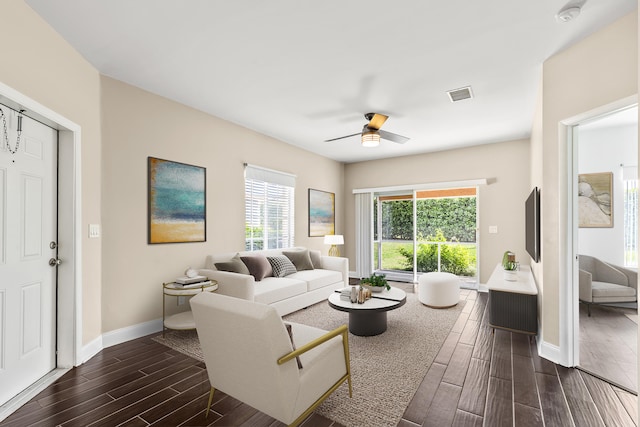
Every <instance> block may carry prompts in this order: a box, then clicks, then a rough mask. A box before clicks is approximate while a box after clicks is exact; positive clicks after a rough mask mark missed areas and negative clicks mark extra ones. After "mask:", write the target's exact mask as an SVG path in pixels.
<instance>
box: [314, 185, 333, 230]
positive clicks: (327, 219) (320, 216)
mask: <svg viewBox="0 0 640 427" xmlns="http://www.w3.org/2000/svg"><path fill="white" fill-rule="evenodd" d="M335 228H336V195H335V194H334V193H330V192H328V191H321V190H314V189H313V188H310V189H309V237H322V236H326V235H327V234H334V233H335Z"/></svg>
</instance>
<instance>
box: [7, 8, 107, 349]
mask: <svg viewBox="0 0 640 427" xmlns="http://www.w3.org/2000/svg"><path fill="white" fill-rule="evenodd" d="M0 39H1V40H2V41H3V43H2V54H1V55H0V81H1V82H2V83H4V84H6V85H7V86H10V87H12V88H13V89H15V90H17V91H18V92H21V93H22V94H24V95H26V96H28V97H30V98H31V99H33V100H35V101H36V102H38V103H40V104H42V105H44V106H45V107H47V108H49V109H51V110H53V111H55V112H56V113H58V114H60V115H62V116H64V117H65V118H67V119H68V120H71V121H73V122H75V123H76V124H78V125H80V126H81V127H82V143H81V150H82V230H83V232H84V231H85V230H88V224H90V223H96V224H99V223H100V211H101V203H100V202H101V200H100V199H101V197H100V181H101V161H100V146H101V135H100V77H99V74H98V72H97V71H96V70H95V69H94V68H93V67H92V66H91V65H90V64H89V63H87V62H86V61H85V60H84V59H83V58H82V57H81V56H80V55H79V54H78V53H77V52H76V51H75V50H73V49H72V48H71V47H70V46H69V45H68V44H67V43H66V42H65V41H64V40H63V39H62V37H61V36H59V35H58V34H57V33H56V32H54V31H53V30H52V29H51V28H50V27H49V25H48V24H46V23H45V22H44V21H42V19H41V18H40V17H39V16H38V15H36V14H35V13H34V12H33V10H32V9H31V8H30V7H29V6H27V4H26V3H25V2H24V1H22V0H4V1H2V3H1V4H0ZM81 268H82V272H83V274H82V281H83V287H82V305H83V310H82V312H83V315H82V324H83V327H82V331H83V336H82V341H83V343H85V344H86V343H88V342H90V341H91V340H93V339H95V338H97V337H98V336H99V335H100V334H101V332H102V325H101V316H100V312H101V295H100V289H101V241H100V239H91V240H90V239H88V234H86V233H85V234H83V236H82V267H81ZM60 286H64V284H60Z"/></svg>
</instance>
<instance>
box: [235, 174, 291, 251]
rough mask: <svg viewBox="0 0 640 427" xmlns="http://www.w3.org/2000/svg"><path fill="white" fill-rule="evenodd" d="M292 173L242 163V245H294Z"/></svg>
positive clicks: (263, 246) (283, 246) (248, 246)
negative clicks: (243, 223)
mask: <svg viewBox="0 0 640 427" xmlns="http://www.w3.org/2000/svg"><path fill="white" fill-rule="evenodd" d="M294 190H295V176H293V175H290V174H286V173H283V172H278V171H273V170H270V169H264V168H260V167H257V166H253V165H245V181H244V193H245V248H246V250H248V251H254V250H260V249H277V248H289V247H292V246H294V228H295V227H294V216H295V215H294V212H295V210H294Z"/></svg>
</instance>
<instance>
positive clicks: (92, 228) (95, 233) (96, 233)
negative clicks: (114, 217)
mask: <svg viewBox="0 0 640 427" xmlns="http://www.w3.org/2000/svg"><path fill="white" fill-rule="evenodd" d="M98 237H100V224H89V238H90V239H96V238H98Z"/></svg>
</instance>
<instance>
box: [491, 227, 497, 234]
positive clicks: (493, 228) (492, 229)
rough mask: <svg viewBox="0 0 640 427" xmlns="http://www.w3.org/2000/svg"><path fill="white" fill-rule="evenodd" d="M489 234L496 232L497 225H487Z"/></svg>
mask: <svg viewBox="0 0 640 427" xmlns="http://www.w3.org/2000/svg"><path fill="white" fill-rule="evenodd" d="M489 234H498V226H497V225H490V226H489Z"/></svg>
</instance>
